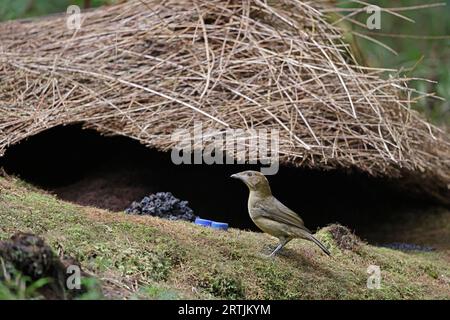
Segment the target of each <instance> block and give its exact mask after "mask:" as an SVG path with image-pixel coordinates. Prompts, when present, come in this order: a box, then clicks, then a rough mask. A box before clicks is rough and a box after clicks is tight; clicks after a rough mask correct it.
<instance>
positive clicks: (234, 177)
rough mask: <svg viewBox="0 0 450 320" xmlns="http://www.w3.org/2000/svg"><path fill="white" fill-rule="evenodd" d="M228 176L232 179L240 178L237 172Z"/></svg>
mask: <svg viewBox="0 0 450 320" xmlns="http://www.w3.org/2000/svg"><path fill="white" fill-rule="evenodd" d="M230 178H233V179H240V178H241V177H240V176H239V174H238V173H235V174H232V175H231V176H230Z"/></svg>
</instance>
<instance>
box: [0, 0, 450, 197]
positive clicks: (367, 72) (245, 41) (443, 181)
mask: <svg viewBox="0 0 450 320" xmlns="http://www.w3.org/2000/svg"><path fill="white" fill-rule="evenodd" d="M277 3H278V4H277V5H270V4H268V3H267V2H265V1H262V0H254V1H250V0H240V1H234V0H230V1H221V0H214V1H211V0H181V1H180V0H177V1H175V0H173V1H162V0H159V1H158V0H146V1H143V0H142V1H131V2H128V3H124V4H121V5H117V6H111V7H105V8H101V9H98V10H95V11H92V12H87V13H85V14H84V15H83V24H82V28H81V29H80V30H78V31H76V32H74V31H72V30H68V29H67V27H66V18H65V17H62V16H59V17H52V18H45V19H39V20H33V21H17V22H8V23H3V24H0V79H1V82H0V154H3V153H4V151H5V150H6V148H7V147H8V146H9V145H11V144H15V143H17V142H19V141H20V140H22V139H24V138H26V137H28V136H31V135H34V134H36V133H38V132H40V131H43V130H46V129H48V128H51V127H54V126H57V125H67V124H70V123H79V122H82V123H84V124H85V125H86V126H87V127H90V128H95V129H96V130H98V131H99V132H101V133H105V134H119V135H125V136H128V137H132V138H134V139H137V140H139V141H141V142H142V143H144V144H146V145H148V146H151V147H156V148H158V149H161V150H168V149H170V148H171V147H173V142H171V140H170V135H171V133H172V132H173V131H174V130H175V129H179V128H189V127H191V126H192V125H193V123H194V121H202V122H203V127H204V128H209V129H216V130H226V129H227V128H244V129H245V128H269V129H270V128H277V129H278V130H280V133H281V141H280V150H281V153H282V154H281V156H282V157H281V161H282V162H284V163H291V164H294V165H298V166H307V167H314V168H323V169H330V168H331V169H341V168H357V169H359V170H362V171H364V172H367V173H369V174H371V175H384V176H388V177H397V176H402V175H410V176H414V177H419V178H420V179H422V180H421V181H433V182H432V183H433V185H434V186H436V187H437V188H440V190H441V191H442V190H443V191H444V192H447V191H448V190H447V188H448V187H447V185H448V183H449V181H450V179H449V173H450V162H449V154H450V152H449V150H450V147H449V141H448V138H447V137H446V134H445V132H442V131H440V130H439V129H437V128H435V127H433V126H431V125H430V124H428V123H427V122H426V121H424V120H423V119H422V117H421V116H420V115H419V114H417V113H416V112H414V111H412V110H411V107H410V104H411V103H412V102H414V101H415V98H414V97H413V94H414V92H413V91H411V90H409V89H408V88H407V86H406V84H405V83H406V82H407V81H408V79H405V78H402V77H399V76H390V77H386V76H384V74H385V73H386V70H380V69H371V68H364V67H361V66H357V65H355V64H353V63H351V61H352V60H351V59H349V52H348V50H347V49H348V45H347V44H345V43H344V42H343V41H342V37H341V32H340V30H339V29H337V28H336V27H333V26H332V25H330V24H329V23H327V22H326V21H325V18H324V16H323V15H322V14H321V12H320V8H319V3H320V2H304V1H299V0H286V1H278V2H277Z"/></svg>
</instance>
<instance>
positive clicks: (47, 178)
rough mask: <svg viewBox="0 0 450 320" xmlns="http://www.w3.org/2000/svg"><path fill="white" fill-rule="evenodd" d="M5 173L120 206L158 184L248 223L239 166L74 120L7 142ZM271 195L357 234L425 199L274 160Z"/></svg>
mask: <svg viewBox="0 0 450 320" xmlns="http://www.w3.org/2000/svg"><path fill="white" fill-rule="evenodd" d="M0 166H2V167H3V168H4V169H5V171H6V172H7V173H8V174H13V175H17V176H19V177H20V178H22V179H24V180H25V181H28V182H30V183H32V184H35V185H37V186H39V187H41V188H43V189H45V190H48V191H51V192H53V193H54V194H56V195H57V196H58V197H60V198H61V199H64V200H68V201H72V202H75V203H79V204H82V205H92V206H95V207H99V208H104V209H111V210H113V211H121V210H124V209H125V208H127V207H128V206H129V205H130V203H131V202H132V201H135V200H141V199H142V197H144V196H145V195H148V194H151V193H155V192H158V191H170V192H171V193H173V194H174V195H175V196H176V197H177V198H180V199H182V200H188V201H189V206H190V207H191V208H192V209H193V210H194V213H195V214H196V215H198V216H200V217H203V218H208V219H212V220H217V221H222V222H228V223H229V224H230V226H232V227H236V228H241V229H252V230H255V226H254V225H253V223H252V221H251V220H250V218H249V216H248V214H247V196H248V191H247V188H246V187H245V185H244V184H242V183H241V182H240V181H237V180H234V179H231V178H230V175H231V174H233V173H236V172H238V171H242V170H245V169H255V167H252V166H245V165H206V164H205V165H175V164H173V163H172V161H171V158H170V153H168V152H166V153H165V152H159V151H156V150H152V149H150V148H147V147H145V146H143V145H141V144H140V143H139V142H137V141H135V140H133V139H131V138H126V137H121V136H114V137H105V136H102V135H100V134H98V133H97V132H96V131H94V130H83V129H82V128H81V125H72V126H65V127H62V126H61V127H56V128H53V129H49V130H47V131H45V132H43V133H40V134H37V135H35V136H32V137H30V138H28V139H27V140H24V141H22V142H21V143H19V144H17V145H14V146H11V147H10V148H9V149H8V150H7V152H6V154H5V156H4V157H3V158H0ZM268 179H269V181H270V183H271V187H272V192H273V194H274V195H275V196H276V197H277V198H278V199H280V200H281V201H282V202H284V203H285V204H286V205H287V206H288V207H290V208H291V209H293V210H294V211H296V212H298V213H299V214H300V215H301V216H302V218H303V220H304V221H305V224H306V226H307V227H308V228H310V229H312V230H315V229H316V228H318V227H323V226H325V225H327V224H330V223H334V222H339V223H341V224H344V225H347V226H349V227H350V228H352V229H353V230H355V232H356V233H357V234H358V235H362V236H364V232H365V231H366V230H370V229H373V228H376V225H378V224H379V223H380V222H382V221H383V219H385V220H387V219H388V218H389V216H390V215H391V214H393V213H396V212H400V211H405V210H409V209H410V208H416V209H417V208H420V207H424V206H426V205H427V204H426V203H424V201H423V200H419V199H418V198H417V197H416V196H411V195H410V193H408V192H407V190H402V189H401V188H398V186H399V185H400V184H401V182H399V181H395V180H389V179H381V178H371V177H368V176H367V175H365V174H362V173H357V172H352V173H346V172H343V171H319V170H307V169H299V168H294V167H286V166H281V167H280V170H279V172H278V174H277V175H274V176H269V177H268Z"/></svg>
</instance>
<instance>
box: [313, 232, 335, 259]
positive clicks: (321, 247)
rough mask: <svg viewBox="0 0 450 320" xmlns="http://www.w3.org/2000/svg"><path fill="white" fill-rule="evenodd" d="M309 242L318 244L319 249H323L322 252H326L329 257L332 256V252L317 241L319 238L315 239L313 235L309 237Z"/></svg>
mask: <svg viewBox="0 0 450 320" xmlns="http://www.w3.org/2000/svg"><path fill="white" fill-rule="evenodd" d="M309 240H311V241H312V242H314V243H315V244H317V245H318V246H319V248H320V249H322V251H323V252H325V253H326V254H327V255H329V256H331V252H330V251H328V249H327V248H326V247H325V246H324V245H323V243H322V242H320V241H319V240H317V238H316V237H314V236H313V235H312V234H310V235H309Z"/></svg>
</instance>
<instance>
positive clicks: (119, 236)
mask: <svg viewBox="0 0 450 320" xmlns="http://www.w3.org/2000/svg"><path fill="white" fill-rule="evenodd" d="M422 217H423V218H422V219H423V221H422V220H421V221H416V222H413V221H408V222H407V223H404V224H402V225H401V226H399V227H398V228H397V229H395V230H394V229H392V227H390V228H388V227H386V228H384V229H382V232H383V233H386V234H389V233H390V234H395V237H393V239H394V238H395V240H396V241H403V240H404V241H409V242H414V243H417V244H421V245H427V246H432V247H433V248H435V250H432V251H429V252H425V251H408V252H403V251H398V250H392V249H388V248H382V247H377V246H372V245H369V244H367V243H365V242H363V241H361V240H359V239H358V238H357V237H355V236H354V235H353V234H348V233H346V232H345V230H344V229H342V228H339V227H337V226H335V225H334V226H328V227H325V228H322V229H320V230H319V231H318V232H317V233H316V236H317V237H318V238H319V239H320V240H321V241H322V242H324V243H325V244H326V245H327V247H329V248H330V251H331V253H332V256H331V257H328V256H326V255H324V254H323V253H322V252H321V251H320V250H319V249H318V248H317V247H316V246H315V245H314V244H313V243H309V242H306V241H302V240H295V241H292V242H291V243H290V244H289V245H288V246H287V247H286V248H285V249H284V250H283V251H282V252H281V253H280V255H279V256H276V257H275V258H268V257H267V254H268V253H270V251H271V249H272V248H273V247H274V246H275V245H276V244H277V240H276V239H274V238H272V237H270V236H268V235H265V234H262V233H255V232H249V231H244V230H238V229H230V230H229V231H228V232H223V231H217V230H214V229H209V228H204V227H200V226H197V225H194V224H192V223H188V222H179V221H168V220H162V219H159V218H153V217H148V216H131V215H127V214H125V213H120V212H110V211H106V210H100V209H96V208H92V207H84V206H80V205H75V204H71V203H69V202H65V201H62V200H58V199H57V198H56V197H55V196H54V195H51V194H49V193H46V192H44V191H42V190H39V189H37V188H35V187H32V186H30V185H28V184H26V183H24V182H22V181H21V180H19V179H16V178H12V177H0V240H6V239H8V238H10V237H11V236H12V235H13V234H14V233H16V232H18V231H22V232H32V233H35V234H36V235H38V236H40V237H42V238H43V239H45V241H46V242H47V243H48V244H49V245H50V246H51V247H52V248H53V250H54V251H55V252H58V253H60V254H67V255H70V256H72V257H75V258H76V259H77V260H78V261H79V262H80V263H81V265H82V267H83V269H84V270H85V271H87V272H88V273H89V274H92V275H94V276H95V277H96V278H97V279H99V281H100V284H101V287H102V291H103V295H104V297H105V298H107V299H183V298H188V299H241V298H245V299H450V245H449V241H450V212H449V211H448V210H446V209H434V211H433V213H432V215H431V216H430V215H422ZM371 265H374V266H378V267H379V268H380V271H381V286H380V288H379V289H368V287H367V281H368V277H369V276H370V275H369V274H368V268H369V266H371Z"/></svg>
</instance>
